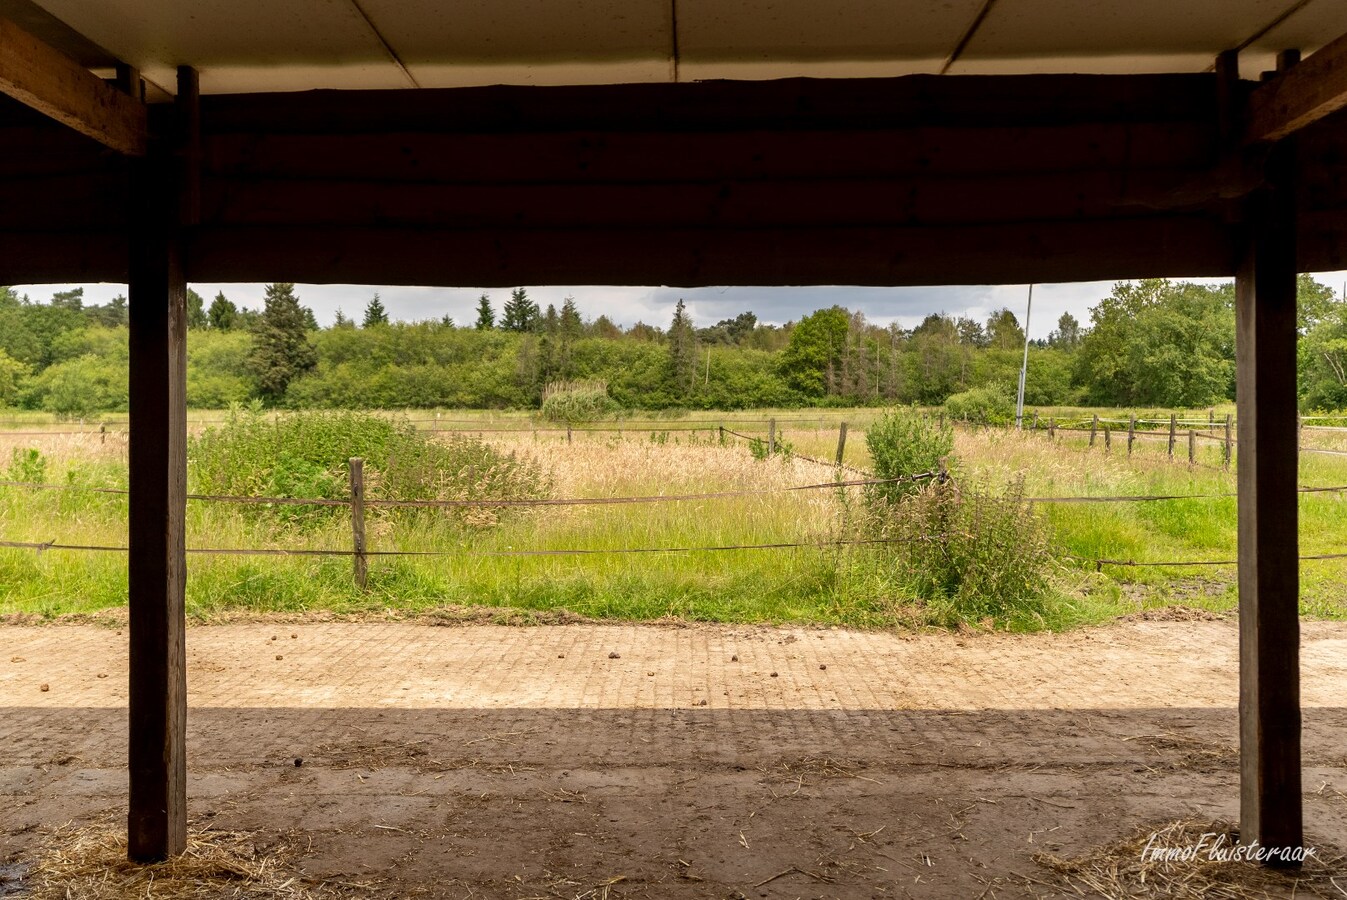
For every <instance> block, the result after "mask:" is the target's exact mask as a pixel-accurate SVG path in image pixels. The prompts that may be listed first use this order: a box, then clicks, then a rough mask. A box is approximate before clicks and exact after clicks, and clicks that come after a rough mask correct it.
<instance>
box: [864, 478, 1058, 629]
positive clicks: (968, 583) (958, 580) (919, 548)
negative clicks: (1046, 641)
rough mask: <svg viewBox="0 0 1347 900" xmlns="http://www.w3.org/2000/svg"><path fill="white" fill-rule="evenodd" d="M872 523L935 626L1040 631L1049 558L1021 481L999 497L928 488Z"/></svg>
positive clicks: (947, 484) (934, 486)
mask: <svg viewBox="0 0 1347 900" xmlns="http://www.w3.org/2000/svg"><path fill="white" fill-rule="evenodd" d="M875 521H876V525H877V526H878V527H877V531H878V532H879V533H880V534H881V535H882V536H883V537H886V538H890V539H895V540H897V541H898V543H897V544H895V545H894V546H896V547H897V551H896V553H895V556H896V558H897V561H898V562H899V564H900V565H901V566H902V568H903V570H904V571H903V573H902V576H901V577H902V578H903V580H904V581H905V582H906V583H907V584H908V586H909V588H910V589H911V590H912V592H913V593H914V594H916V596H918V597H919V598H921V599H922V600H924V601H925V603H926V609H927V612H928V615H929V616H930V618H931V620H932V621H933V622H935V623H936V624H940V625H945V626H952V625H959V624H962V623H979V624H987V623H988V622H989V621H990V622H991V623H994V624H999V625H1009V626H1012V627H1013V626H1041V625H1042V624H1043V622H1044V614H1045V608H1046V602H1047V600H1048V597H1049V594H1050V590H1051V587H1050V582H1049V577H1048V574H1049V571H1050V567H1051V565H1052V557H1051V555H1050V553H1049V551H1048V534H1047V529H1046V527H1045V526H1044V524H1043V523H1042V522H1041V521H1040V520H1039V519H1038V518H1037V517H1036V516H1034V514H1033V511H1032V509H1031V508H1030V506H1029V504H1028V503H1026V502H1025V501H1024V483H1023V481H1022V480H1021V481H1017V482H1014V483H1012V484H1011V485H1010V486H1009V488H1008V489H1007V491H1006V492H1005V493H1004V494H1001V495H998V496H993V495H991V494H989V493H986V492H983V491H980V490H977V489H960V488H959V487H957V486H956V485H955V484H954V483H953V482H943V483H940V482H937V483H931V484H928V485H926V486H925V487H923V488H922V489H921V490H920V491H918V492H916V493H914V494H912V495H911V496H909V497H907V498H904V499H903V500H901V501H900V502H898V503H896V504H892V505H891V506H889V507H888V508H887V509H886V510H882V511H880V512H879V514H878V515H877V517H876V520H875Z"/></svg>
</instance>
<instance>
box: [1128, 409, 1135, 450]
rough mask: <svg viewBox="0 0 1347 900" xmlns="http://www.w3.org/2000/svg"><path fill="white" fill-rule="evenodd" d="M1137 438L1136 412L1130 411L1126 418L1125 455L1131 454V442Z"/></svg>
mask: <svg viewBox="0 0 1347 900" xmlns="http://www.w3.org/2000/svg"><path fill="white" fill-rule="evenodd" d="M1136 439H1137V414H1136V413H1132V415H1131V417H1129V418H1128V420H1127V455H1128V456H1131V455H1132V444H1133V443H1134V442H1135V441H1136Z"/></svg>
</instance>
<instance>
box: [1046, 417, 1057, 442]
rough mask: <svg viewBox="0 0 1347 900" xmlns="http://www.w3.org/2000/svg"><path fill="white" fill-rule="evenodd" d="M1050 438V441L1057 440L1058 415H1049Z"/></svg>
mask: <svg viewBox="0 0 1347 900" xmlns="http://www.w3.org/2000/svg"><path fill="white" fill-rule="evenodd" d="M1048 440H1050V441H1055V440H1057V417H1056V416H1049V417H1048Z"/></svg>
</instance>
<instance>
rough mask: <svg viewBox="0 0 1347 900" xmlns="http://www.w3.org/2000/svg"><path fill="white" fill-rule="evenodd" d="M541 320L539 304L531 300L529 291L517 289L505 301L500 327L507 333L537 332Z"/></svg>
mask: <svg viewBox="0 0 1347 900" xmlns="http://www.w3.org/2000/svg"><path fill="white" fill-rule="evenodd" d="M541 318H542V316H541V313H540V311H539V309H538V304H536V303H534V302H533V301H532V300H530V299H529V295H528V291H526V290H525V289H524V288H515V289H514V290H513V291H511V292H510V299H509V300H507V301H505V309H504V310H503V311H502V315H501V321H500V327H501V328H504V329H505V330H506V331H535V330H536V329H537V327H538V325H539V320H540V319H541Z"/></svg>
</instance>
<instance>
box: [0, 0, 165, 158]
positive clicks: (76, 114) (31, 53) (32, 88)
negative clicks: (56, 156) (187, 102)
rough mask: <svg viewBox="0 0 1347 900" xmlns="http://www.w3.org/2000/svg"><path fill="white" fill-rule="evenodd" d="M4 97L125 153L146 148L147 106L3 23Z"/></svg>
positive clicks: (0, 69) (0, 71)
mask: <svg viewBox="0 0 1347 900" xmlns="http://www.w3.org/2000/svg"><path fill="white" fill-rule="evenodd" d="M0 94H5V95H7V96H9V97H13V98H14V99H15V100H18V101H19V102H21V103H23V104H24V105H26V106H29V107H31V108H33V109H35V110H38V111H39V112H41V113H43V114H44V115H47V116H50V117H51V118H52V119H55V120H56V121H58V122H60V123H61V124H63V125H66V126H67V127H69V128H72V129H74V130H75V131H78V132H79V133H80V134H83V135H85V136H87V137H91V138H93V139H94V140H96V141H98V142H99V143H100V144H103V145H104V146H107V147H111V148H112V149H114V150H117V151H119V152H121V153H125V154H128V155H131V156H140V155H142V154H144V152H145V145H146V126H145V121H146V114H145V105H144V104H143V103H140V102H139V101H137V100H136V99H134V98H132V97H131V96H129V95H128V94H125V93H123V92H122V91H119V90H117V89H116V88H115V87H112V86H111V85H108V84H106V83H105V82H104V81H103V80H102V79H100V78H98V77H97V76H96V75H94V74H93V73H92V72H90V71H89V70H88V69H86V68H84V67H83V66H81V65H80V64H79V63H77V62H75V61H74V60H72V59H70V58H68V57H66V56H64V55H63V54H61V53H60V52H58V51H56V50H54V49H52V48H51V47H49V46H47V45H46V44H44V43H42V42H41V41H39V40H38V39H37V38H35V37H33V36H32V35H31V34H29V33H28V32H26V31H24V30H23V29H21V28H19V27H18V26H17V25H15V24H14V23H13V22H10V21H8V20H6V19H0Z"/></svg>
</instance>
